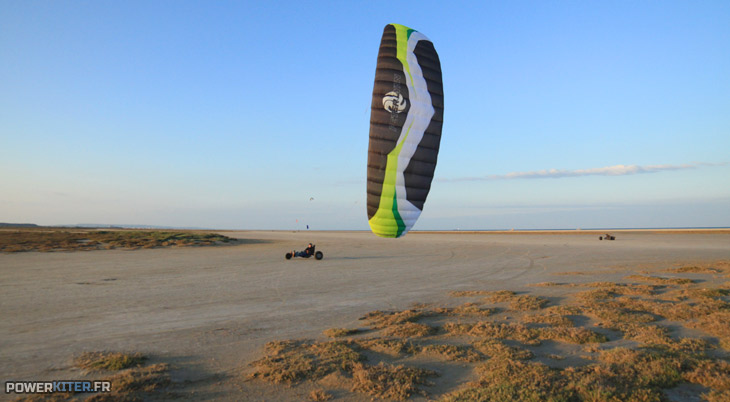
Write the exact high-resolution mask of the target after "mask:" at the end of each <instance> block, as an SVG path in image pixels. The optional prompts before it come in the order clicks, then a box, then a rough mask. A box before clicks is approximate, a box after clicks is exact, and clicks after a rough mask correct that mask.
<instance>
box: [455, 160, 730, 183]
mask: <svg viewBox="0 0 730 402" xmlns="http://www.w3.org/2000/svg"><path fill="white" fill-rule="evenodd" d="M723 165H727V163H705V162H699V163H691V164H683V165H647V166H639V165H614V166H606V167H599V168H590V169H576V170H566V169H544V170H535V171H531V172H511V173H507V174H501V175H496V174H494V175H487V176H481V177H462V178H456V179H443V180H442V181H487V180H511V179H559V178H563V177H578V176H625V175H632V174H642V173H657V172H664V171H669V170H686V169H696V168H698V167H700V166H723Z"/></svg>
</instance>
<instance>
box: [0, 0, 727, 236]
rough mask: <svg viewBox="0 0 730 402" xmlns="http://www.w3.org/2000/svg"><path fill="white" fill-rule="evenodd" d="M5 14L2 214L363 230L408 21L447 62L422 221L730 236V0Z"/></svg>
mask: <svg viewBox="0 0 730 402" xmlns="http://www.w3.org/2000/svg"><path fill="white" fill-rule="evenodd" d="M0 10H1V12H0V60H2V62H1V63H0V77H2V78H0V222H33V223H38V224H46V225H55V224H76V223H117V224H149V225H166V226H186V227H206V228H220V229H296V228H304V225H306V224H309V225H310V227H311V228H313V229H367V228H368V226H367V217H366V213H365V175H366V162H367V145H368V130H369V116H370V110H369V107H370V97H371V92H372V85H373V78H374V73H375V61H376V56H377V51H378V46H379V41H380V36H381V34H382V30H383V27H384V26H385V25H386V24H388V23H392V22H395V23H400V24H403V25H407V26H409V27H412V28H414V29H416V30H419V31H421V32H422V33H424V34H425V35H426V36H428V37H429V38H430V39H431V40H432V41H433V42H434V45H435V47H436V50H437V51H438V52H439V55H440V58H441V63H442V69H443V80H444V91H445V106H446V109H445V116H444V128H443V134H442V142H441V153H440V155H439V162H438V166H437V168H436V177H435V179H434V184H433V186H432V189H431V194H430V195H429V199H428V201H427V203H426V206H425V209H424V212H423V214H422V215H421V218H420V220H419V221H418V223H416V225H415V227H414V229H415V230H419V229H421V230H425V229H456V228H459V229H508V228H517V229H529V228H576V227H581V228H590V227H678V226H703V227H704V226H730V152H729V151H730V96H729V94H730V24H728V23H727V22H728V21H730V2H727V1H704V2H691V1H682V2H676V1H664V2H649V1H625V2H624V1H610V2H585V1H554V2H537V1H534V2H533V1H529V2H523V1H504V2H496V1H490V2H484V1H475V2H467V1H464V2H443V1H433V2H429V1H421V2H392V1H331V2H324V1H323V2H319V1H312V2H298V1H279V2H264V1H261V2H245V1H239V2H233V1H231V2H224V1H215V2H207V1H125V2H113V1H8V0H0ZM312 198H313V199H312Z"/></svg>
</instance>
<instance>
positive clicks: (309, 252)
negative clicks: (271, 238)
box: [284, 243, 324, 260]
mask: <svg viewBox="0 0 730 402" xmlns="http://www.w3.org/2000/svg"><path fill="white" fill-rule="evenodd" d="M311 256H314V258H315V259H317V260H321V259H322V258H324V254H323V253H322V252H321V251H315V247H314V244H312V243H309V245H308V246H307V248H305V249H304V251H294V250H292V251H291V252H290V253H286V254H285V255H284V257H286V259H287V260H291V259H292V257H302V258H309V257H311Z"/></svg>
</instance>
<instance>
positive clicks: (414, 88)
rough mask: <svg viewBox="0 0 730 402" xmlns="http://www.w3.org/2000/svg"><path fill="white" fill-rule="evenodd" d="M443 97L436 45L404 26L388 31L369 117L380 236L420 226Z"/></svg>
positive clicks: (372, 207) (374, 213) (370, 188)
mask: <svg viewBox="0 0 730 402" xmlns="http://www.w3.org/2000/svg"><path fill="white" fill-rule="evenodd" d="M443 116H444V93H443V83H442V80H441V63H440V61H439V57H438V54H437V53H436V50H435V49H434V47H433V43H431V41H430V40H429V39H428V38H426V36H424V35H423V34H421V33H420V32H418V31H415V30H413V29H410V28H408V27H405V26H403V25H398V24H389V25H386V26H385V29H384V30H383V38H382V39H381V41H380V51H379V53H378V64H377V66H376V69H375V86H374V88H373V99H372V104H371V112H370V145H369V147H368V184H367V194H368V196H367V204H368V208H367V210H368V222H369V223H370V229H372V231H373V233H375V234H376V235H378V236H380V237H401V236H403V235H405V234H406V233H407V232H408V231H409V230H410V229H411V228H412V227H413V224H414V223H416V220H417V219H418V217H419V216H420V215H421V211H422V210H423V204H424V203H425V202H426V197H427V196H428V192H429V190H430V189H431V181H432V180H433V172H434V169H436V159H437V157H438V151H439V143H440V142H441V126H442V124H443Z"/></svg>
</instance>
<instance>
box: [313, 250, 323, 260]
mask: <svg viewBox="0 0 730 402" xmlns="http://www.w3.org/2000/svg"><path fill="white" fill-rule="evenodd" d="M314 258H316V259H318V260H321V259H322V258H324V254H322V252H321V251H317V252H316V253H314Z"/></svg>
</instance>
